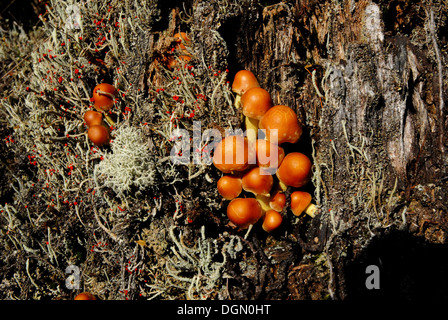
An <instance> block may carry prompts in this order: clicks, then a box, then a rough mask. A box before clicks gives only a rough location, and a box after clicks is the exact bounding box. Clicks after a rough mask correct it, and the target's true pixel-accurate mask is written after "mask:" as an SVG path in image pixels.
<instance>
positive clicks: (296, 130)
mask: <svg viewBox="0 0 448 320" xmlns="http://www.w3.org/2000/svg"><path fill="white" fill-rule="evenodd" d="M259 127H260V129H265V130H266V140H269V141H271V142H272V143H276V144H279V145H280V144H282V143H284V142H290V143H296V142H297V141H298V140H299V138H300V136H301V135H302V126H301V125H300V123H299V121H298V119H297V115H296V113H295V112H294V110H292V109H291V108H290V107H287V106H283V105H277V106H273V107H272V108H270V109H269V110H268V111H266V113H265V114H264V116H263V117H262V118H261V119H260V123H259Z"/></svg>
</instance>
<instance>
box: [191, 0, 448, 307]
mask: <svg viewBox="0 0 448 320" xmlns="http://www.w3.org/2000/svg"><path fill="white" fill-rule="evenodd" d="M207 3H208V2H207ZM213 3H214V2H213V1H212V2H211V4H210V6H213ZM201 4H203V2H201V1H199V2H198V3H196V4H195V5H197V6H199V5H201ZM446 11H447V6H446V4H445V3H443V2H435V1H434V2H418V3H411V2H408V1H393V2H392V3H390V2H386V1H379V2H372V1H359V2H356V3H355V2H353V1H341V2H334V1H326V2H318V1H310V0H298V1H283V2H281V3H276V4H272V5H268V6H264V7H263V6H261V4H260V3H257V2H252V1H244V2H242V3H241V10H240V12H239V14H235V15H234V16H232V17H230V18H228V19H227V20H226V19H223V21H222V23H219V24H216V23H215V24H214V26H216V25H219V27H218V28H216V27H213V26H212V24H210V30H211V31H215V30H216V31H218V32H219V33H220V34H221V35H222V36H223V38H224V40H225V43H226V45H227V48H228V49H229V56H228V62H229V69H231V72H232V71H233V72H236V71H237V69H238V68H244V69H248V70H251V71H252V72H254V73H255V74H256V76H257V77H258V79H260V84H261V86H262V87H264V88H266V89H267V90H268V91H269V92H271V94H272V96H273V99H274V103H275V104H284V105H288V106H291V107H293V108H295V110H296V111H297V113H298V115H299V118H300V120H301V121H302V123H303V124H304V126H305V128H306V132H305V134H304V136H303V137H302V139H301V142H300V148H301V150H303V152H305V153H307V154H309V155H310V156H312V159H313V161H314V175H313V186H312V187H311V188H312V191H313V192H314V195H315V201H316V203H317V205H318V206H319V208H320V214H319V216H318V217H317V218H315V220H313V221H312V222H310V223H309V224H308V225H307V226H306V227H305V228H301V229H300V232H299V233H298V234H297V237H298V238H299V239H300V241H301V244H302V249H303V250H304V252H313V253H314V254H315V255H317V256H319V254H320V257H321V259H323V261H324V262H322V263H323V264H324V265H325V268H324V269H325V271H322V270H321V267H322V266H321V265H319V264H317V263H316V260H314V261H313V262H310V260H309V259H302V260H301V262H300V264H299V266H295V267H291V269H290V272H291V274H290V275H291V279H296V280H297V281H299V280H300V279H302V280H303V279H304V278H308V279H309V278H310V277H311V278H312V280H309V281H311V283H318V284H319V285H320V286H317V287H318V288H320V292H319V290H317V292H316V289H315V288H316V286H314V288H312V286H308V287H307V288H305V289H304V288H300V289H298V287H299V286H300V284H298V283H297V281H295V280H292V281H290V282H289V289H290V291H291V294H292V295H293V297H294V298H298V299H300V298H309V297H312V298H324V297H327V296H328V295H329V296H331V297H332V298H349V297H353V296H355V293H356V294H359V293H364V294H373V293H372V291H369V290H368V289H366V288H365V286H364V282H363V280H365V277H366V276H365V269H366V267H367V263H373V264H377V265H381V263H383V267H382V268H383V269H381V270H382V272H383V273H384V274H386V275H387V276H388V277H389V278H388V279H389V280H391V283H395V282H397V283H398V284H397V285H396V286H395V287H394V286H388V284H384V286H385V287H386V288H387V289H386V290H383V292H385V294H398V295H407V296H413V295H419V293H417V290H416V288H417V285H422V286H423V287H425V288H426V287H427V288H430V287H432V286H434V287H435V288H437V289H440V290H441V288H440V286H439V284H437V283H428V284H426V285H423V284H422V282H421V281H420V280H419V279H412V280H409V279H408V278H406V276H404V275H403V274H406V275H408V276H416V273H414V269H413V268H412V267H410V268H411V269H410V270H411V271H409V272H405V271H403V270H401V271H402V274H401V275H399V272H400V270H398V269H397V268H398V266H394V265H393V264H394V261H395V260H394V259H393V257H392V256H393V255H394V254H396V255H400V252H398V251H399V250H400V248H401V249H403V250H404V251H406V252H408V250H409V248H408V246H412V245H415V241H417V240H416V239H418V248H421V249H422V250H423V249H424V248H427V247H430V246H432V245H436V244H437V246H436V247H437V248H439V247H438V245H440V250H446V249H445V246H444V244H445V242H446V239H447V233H446V232H447V224H446V211H447V210H446V205H445V203H446V200H447V193H446V179H447V162H446V149H447V139H446V127H447V123H446V108H445V100H446V94H447V93H446V87H447V84H446V76H447V74H446V73H447V70H446V67H445V66H446V62H445V61H446V59H447V57H446V36H445V35H444V34H443V32H444V31H446V28H447V26H446V21H445V18H444V14H445V13H446ZM215 19H216V17H215ZM214 22H216V20H214ZM313 239H314V241H313ZM377 242H378V243H380V245H379V247H378V248H379V250H373V249H372V250H371V246H374V247H375V248H377V247H376V246H377V245H376V243H377ZM396 242H399V245H398V244H397V243H396ZM391 248H392V249H391ZM406 248H408V249H406ZM442 248H443V249H442ZM393 250H397V251H396V252H395V251H393ZM416 250H417V249H416ZM423 251H424V250H423ZM408 253H409V252H408ZM425 257H426V258H428V257H427V256H425ZM381 259H383V260H387V261H383V262H382V260H381ZM406 259H410V260H409V264H411V263H412V261H413V260H412V259H411V257H410V256H406V254H405V253H403V256H402V260H406ZM406 261H407V260H406ZM433 262H434V261H433V260H431V259H429V261H428V263H429V264H432V263H433ZM434 263H436V262H434ZM400 266H402V265H401V264H400ZM408 267H409V266H408ZM436 269H437V268H436ZM348 270H351V271H352V272H354V273H353V274H348ZM353 270H354V271H353ZM425 272H428V273H429V272H430V268H424V270H423V274H424V273H425ZM394 277H396V278H397V279H398V280H397V279H393V278H394ZM394 281H395V282H394ZM411 282H412V283H414V284H415V283H417V284H416V285H415V288H413V289H415V290H414V291H412V290H411V291H409V292H404V291H403V290H404V289H400V288H402V287H405V286H406V285H409V283H411ZM400 286H401V287H400ZM394 290H395V291H394ZM440 290H436V291H437V292H440ZM442 291H443V290H442ZM443 292H445V295H446V291H443Z"/></svg>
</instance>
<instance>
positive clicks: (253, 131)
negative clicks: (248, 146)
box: [245, 117, 259, 143]
mask: <svg viewBox="0 0 448 320" xmlns="http://www.w3.org/2000/svg"><path fill="white" fill-rule="evenodd" d="M258 122H259V120H257V119H253V118H249V117H245V124H246V134H247V140H248V141H249V143H255V141H257V132H258Z"/></svg>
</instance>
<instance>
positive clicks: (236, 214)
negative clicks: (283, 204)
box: [227, 198, 263, 229]
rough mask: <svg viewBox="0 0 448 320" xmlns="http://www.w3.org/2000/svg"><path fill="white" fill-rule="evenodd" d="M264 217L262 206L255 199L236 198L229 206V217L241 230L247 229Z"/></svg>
mask: <svg viewBox="0 0 448 320" xmlns="http://www.w3.org/2000/svg"><path fill="white" fill-rule="evenodd" d="M262 215H263V211H262V209H261V206H260V204H259V203H258V201H257V200H256V199H254V198H235V199H233V200H232V201H230V203H229V205H228V206H227V217H228V218H229V220H230V221H231V222H232V223H233V224H234V225H236V226H238V227H239V228H240V229H247V228H248V227H249V226H251V225H253V224H255V223H256V222H257V221H258V220H259V219H260V218H261V216H262Z"/></svg>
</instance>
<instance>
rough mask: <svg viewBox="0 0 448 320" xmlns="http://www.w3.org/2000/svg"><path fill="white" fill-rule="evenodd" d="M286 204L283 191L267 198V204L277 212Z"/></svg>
mask: <svg viewBox="0 0 448 320" xmlns="http://www.w3.org/2000/svg"><path fill="white" fill-rule="evenodd" d="M285 205H286V195H285V194H284V193H283V192H277V193H276V194H274V195H273V196H272V197H271V199H270V200H269V206H270V207H271V208H272V209H273V210H275V211H278V212H281V211H282V210H283V208H284V207H285Z"/></svg>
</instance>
